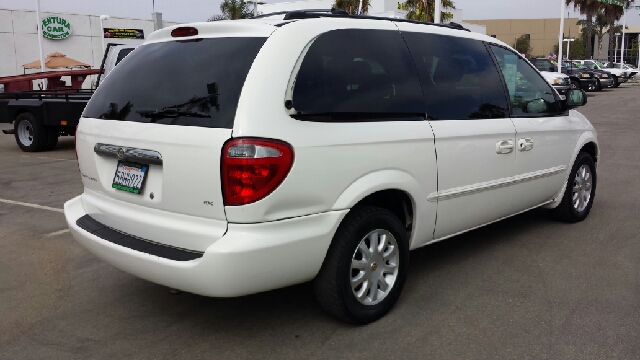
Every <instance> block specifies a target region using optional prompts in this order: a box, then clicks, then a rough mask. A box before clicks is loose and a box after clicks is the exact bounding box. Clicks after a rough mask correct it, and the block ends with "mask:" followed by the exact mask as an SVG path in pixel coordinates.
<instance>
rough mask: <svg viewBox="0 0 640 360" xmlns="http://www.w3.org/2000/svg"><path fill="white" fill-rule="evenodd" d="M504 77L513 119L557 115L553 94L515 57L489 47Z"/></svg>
mask: <svg viewBox="0 0 640 360" xmlns="http://www.w3.org/2000/svg"><path fill="white" fill-rule="evenodd" d="M491 49H492V50H493V53H494V54H495V55H496V60H497V61H498V64H499V67H500V70H501V71H502V74H503V76H504V80H505V83H506V84H507V89H508V91H509V98H510V99H511V109H512V110H511V111H512V114H513V115H514V116H532V115H553V114H557V113H558V112H559V111H560V104H559V103H558V101H557V100H556V97H555V93H554V90H553V89H552V88H551V86H550V85H549V84H548V83H547V82H546V81H545V80H544V79H543V78H542V76H540V74H539V73H538V72H537V71H535V70H534V69H533V68H532V67H531V65H529V63H528V62H526V61H525V60H524V59H523V58H521V57H520V56H519V55H518V54H516V53H514V52H512V51H511V50H507V49H505V48H502V47H499V46H494V45H491Z"/></svg>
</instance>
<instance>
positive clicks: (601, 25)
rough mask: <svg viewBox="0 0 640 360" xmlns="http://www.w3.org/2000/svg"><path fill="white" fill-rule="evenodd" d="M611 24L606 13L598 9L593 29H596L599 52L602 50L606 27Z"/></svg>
mask: <svg viewBox="0 0 640 360" xmlns="http://www.w3.org/2000/svg"><path fill="white" fill-rule="evenodd" d="M608 26H609V23H608V22H607V17H606V16H605V15H604V11H598V13H597V14H596V16H595V21H594V22H593V31H595V35H596V36H597V37H598V53H600V52H601V51H602V36H603V35H604V33H605V31H604V29H606V28H607V27H608Z"/></svg>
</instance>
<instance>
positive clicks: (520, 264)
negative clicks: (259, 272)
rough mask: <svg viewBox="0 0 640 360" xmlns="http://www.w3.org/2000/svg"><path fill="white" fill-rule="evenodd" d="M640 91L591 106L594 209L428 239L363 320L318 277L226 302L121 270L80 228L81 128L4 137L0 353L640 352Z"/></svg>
mask: <svg viewBox="0 0 640 360" xmlns="http://www.w3.org/2000/svg"><path fill="white" fill-rule="evenodd" d="M638 99H640V85H634V84H625V85H622V86H621V87H620V88H619V89H615V90H604V91H602V92H599V93H597V94H593V95H591V94H590V96H589V103H588V104H587V105H586V106H585V107H584V108H582V109H581V111H582V112H583V113H584V114H585V115H586V116H587V117H588V118H589V119H590V120H591V121H592V123H593V124H594V125H595V127H596V129H597V130H598V133H599V141H600V146H601V153H602V155H601V158H600V163H599V167H598V184H597V192H596V194H597V195H596V197H595V203H594V206H593V209H592V211H591V215H590V216H589V218H588V219H587V220H586V221H584V222H582V223H579V224H574V225H567V224H564V223H559V222H556V221H554V220H552V219H550V218H549V216H548V214H547V212H545V211H544V210H534V211H530V212H527V213H524V214H522V215H519V216H516V217H514V218H511V219H508V220H505V221H502V222H499V223H496V224H493V225H490V226H488V227H485V228H482V229H479V230H475V231H472V232H469V233H467V234H464V235H462V236H457V237H455V238H452V239H450V240H447V241H444V242H441V243H438V244H435V245H432V246H428V247H424V248H421V249H419V250H416V251H414V252H412V256H411V261H412V264H411V271H410V274H409V279H408V281H407V284H406V286H405V289H404V292H403V295H402V297H401V298H400V301H399V302H398V304H397V305H396V307H395V308H394V309H393V310H392V312H391V313H390V314H388V315H387V316H386V317H385V318H383V319H382V320H380V321H378V322H376V323H373V324H370V325H368V326H363V327H354V326H349V325H344V324H342V323H339V322H337V321H334V320H333V319H332V318H329V317H327V316H325V314H324V313H323V312H322V311H321V310H320V308H319V307H318V306H317V305H316V303H315V300H314V297H313V294H312V290H311V286H310V284H302V285H298V286H294V287H289V288H285V289H280V290H275V291H271V292H268V293H262V294H257V295H252V296H246V297H242V298H236V299H214V298H206V297H201V296H197V295H192V294H188V293H182V294H179V295H174V294H171V293H170V292H169V291H168V289H167V288H166V287H163V286H160V285H156V284H152V283H149V282H147V281H144V280H141V279H138V278H136V277H133V276H131V275H128V274H126V273H124V272H121V271H119V270H116V269H115V268H113V267H111V266H110V265H107V264H106V263H103V262H102V261H100V260H98V259H97V258H95V257H93V256H92V255H90V254H89V253H88V252H87V251H85V250H84V249H83V248H82V247H81V246H80V245H78V244H77V243H76V242H75V241H74V240H73V238H72V237H71V235H70V234H69V233H68V232H66V231H65V229H66V224H65V222H64V217H63V214H62V213H61V209H62V206H63V204H64V202H65V201H66V200H68V199H70V198H72V197H74V196H76V195H79V194H80V193H81V192H82V184H81V181H80V176H79V173H78V167H77V164H76V161H75V154H74V145H73V138H71V137H69V138H61V141H60V143H59V145H58V146H57V147H56V149H55V150H54V151H50V152H45V153H32V154H27V153H23V152H21V151H20V150H19V148H18V146H17V145H16V144H15V141H14V139H13V137H12V136H9V135H1V134H0V359H89V358H90V359H174V358H189V359H244V358H247V359H302V358H305V359H312V358H313V359H316V358H320V359H338V358H345V359H369V358H378V359H418V358H420V359H639V358H640V342H639V341H638V338H639V337H640V241H639V240H640V221H638V217H639V216H640V191H639V190H638V183H639V180H638V179H640V157H639V156H638V154H639V152H638V148H639V147H640V140H639V139H640V136H639V134H640V116H639V114H640V101H639V100H638ZM7 128H10V126H9V125H6V124H3V125H0V129H7Z"/></svg>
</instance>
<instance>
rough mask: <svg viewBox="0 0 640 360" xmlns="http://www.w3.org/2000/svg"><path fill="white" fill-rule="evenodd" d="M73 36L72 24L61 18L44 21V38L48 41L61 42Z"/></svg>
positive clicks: (55, 17)
mask: <svg viewBox="0 0 640 360" xmlns="http://www.w3.org/2000/svg"><path fill="white" fill-rule="evenodd" d="M69 35H71V24H70V23H69V22H68V21H67V20H65V19H63V18H61V17H59V16H49V17H46V18H44V19H42V36H44V37H46V38H47V39H53V40H61V39H66V38H68V37H69Z"/></svg>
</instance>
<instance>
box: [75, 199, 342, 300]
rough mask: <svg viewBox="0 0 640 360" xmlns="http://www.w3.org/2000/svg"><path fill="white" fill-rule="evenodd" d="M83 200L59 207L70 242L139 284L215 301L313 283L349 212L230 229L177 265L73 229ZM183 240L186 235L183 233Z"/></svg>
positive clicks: (79, 214) (336, 212) (231, 226)
mask: <svg viewBox="0 0 640 360" xmlns="http://www.w3.org/2000/svg"><path fill="white" fill-rule="evenodd" d="M81 198H82V195H80V196H78V197H76V198H74V199H71V200H69V201H68V202H67V203H65V205H64V213H65V217H66V220H67V224H68V226H69V229H70V231H71V233H72V235H73V237H74V238H75V239H76V240H77V241H78V242H79V243H80V244H82V245H83V246H84V247H85V248H87V249H88V250H89V251H90V252H91V253H93V254H94V255H95V256H97V257H99V258H100V259H102V260H104V261H106V262H107V263H109V264H111V265H113V266H115V267H117V268H119V269H121V270H123V271H126V272H128V273H130V274H132V275H135V276H138V277H141V278H143V279H146V280H149V281H152V282H155V283H158V284H161V285H165V286H169V287H172V288H175V289H180V290H183V291H187V292H191V293H195V294H200V295H205V296H216V297H231V296H241V295H246V294H252V293H257V292H261V291H267V290H271V289H276V288H280V287H284V286H288V285H293V284H297V283H301V282H305V281H308V280H311V279H313V278H314V277H315V276H316V274H317V273H318V271H319V270H320V267H321V265H322V262H323V261H324V258H325V255H326V253H327V250H328V248H329V245H330V243H331V239H332V238H333V234H334V233H335V231H336V229H337V227H338V225H339V224H340V221H341V220H342V219H343V217H344V215H346V213H347V212H348V210H342V211H332V212H326V213H321V214H315V215H309V216H303V217H298V218H293V219H286V220H281V221H274V222H268V223H259V224H229V226H228V230H227V232H226V233H225V235H224V236H223V237H222V238H220V239H219V240H217V241H215V242H214V243H213V244H211V245H210V246H209V247H208V248H207V249H206V250H205V251H204V252H203V254H202V256H201V257H199V258H197V259H195V260H189V261H176V260H169V259H167V258H163V257H159V256H156V255H152V254H149V253H146V252H143V251H136V250H133V249H131V248H129V247H125V246H122V245H119V244H116V243H114V242H112V241H109V240H106V239H103V238H101V237H99V236H97V235H95V234H92V233H90V232H88V231H87V230H85V229H83V228H81V227H80V226H78V224H77V221H78V219H80V218H81V217H83V216H85V215H87V212H86V211H85V209H84V207H83V205H82V200H81ZM184 236H185V237H186V236H189V234H188V233H186V232H185V234H184Z"/></svg>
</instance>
